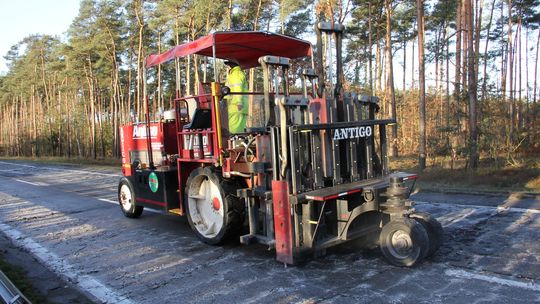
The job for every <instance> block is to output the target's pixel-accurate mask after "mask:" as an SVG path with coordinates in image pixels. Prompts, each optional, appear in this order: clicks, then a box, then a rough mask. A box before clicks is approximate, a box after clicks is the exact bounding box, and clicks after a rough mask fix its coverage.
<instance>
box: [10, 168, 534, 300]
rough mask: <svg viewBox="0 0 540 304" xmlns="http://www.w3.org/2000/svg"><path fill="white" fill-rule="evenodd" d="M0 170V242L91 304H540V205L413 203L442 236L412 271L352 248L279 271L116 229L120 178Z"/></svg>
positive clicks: (174, 223)
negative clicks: (31, 259) (440, 227)
mask: <svg viewBox="0 0 540 304" xmlns="http://www.w3.org/2000/svg"><path fill="white" fill-rule="evenodd" d="M0 165H1V167H0V168H1V169H0V233H2V234H4V235H5V236H6V237H7V238H9V239H10V240H11V241H12V242H13V244H14V245H15V246H17V247H20V248H22V249H23V250H25V251H28V252H30V253H31V254H33V255H34V256H35V257H36V259H37V260H38V261H39V262H40V263H42V264H44V265H45V266H46V267H48V268H49V269H51V270H53V271H55V272H56V273H58V274H59V275H60V276H61V277H62V278H63V279H64V280H66V281H68V282H70V283H71V284H74V285H76V286H77V287H78V288H80V289H81V290H83V291H84V292H85V293H86V294H88V295H89V296H90V297H91V298H92V299H93V300H95V301H96V302H98V303H100V302H103V303H104V302H107V303H291V302H292V303H535V302H536V303H538V302H540V242H539V240H540V229H539V228H540V211H538V209H539V208H538V206H539V205H538V203H539V201H540V200H539V198H538V197H524V198H519V197H517V198H516V197H510V198H506V197H503V196H489V197H488V196H473V197H467V196H459V195H452V196H445V195H442V194H430V193H419V194H417V195H415V196H414V199H416V200H418V201H419V203H418V204H417V206H416V208H417V209H419V210H422V211H427V212H430V213H432V214H433V215H434V216H436V217H437V218H438V220H439V221H440V222H441V223H442V225H443V227H444V229H445V243H444V245H443V246H442V247H441V249H440V250H439V251H438V253H437V254H436V255H435V256H434V257H433V258H432V259H431V260H427V261H425V262H424V263H422V264H421V265H419V266H417V267H415V268H398V267H393V266H391V265H389V264H387V262H386V261H385V260H384V259H383V258H382V256H381V255H380V254H379V252H378V251H377V250H359V249H358V248H357V247H356V246H355V245H354V244H350V245H347V246H341V247H338V248H334V249H332V250H329V251H328V255H327V256H326V257H324V258H320V259H317V260H312V261H310V262H308V263H307V264H305V265H303V266H301V267H284V265H283V264H280V263H277V262H276V261H275V260H274V254H273V252H272V251H268V250H267V249H266V248H265V247H264V246H260V245H251V246H242V245H239V244H230V245H227V246H224V247H213V246H209V245H205V244H203V243H201V242H199V241H198V240H197V238H196V237H195V236H194V235H193V233H192V232H191V230H190V228H189V225H188V223H187V221H186V220H185V219H184V218H181V217H175V216H170V215H162V214H157V213H153V212H148V211H147V210H145V212H144V213H143V216H142V217H141V218H139V219H128V218H125V217H124V216H123V215H122V213H121V211H120V209H119V207H118V205H117V204H116V191H117V182H118V179H119V177H120V175H119V174H120V173H119V170H112V169H99V168H95V167H72V166H60V165H53V164H37V163H30V162H14V161H1V162H0Z"/></svg>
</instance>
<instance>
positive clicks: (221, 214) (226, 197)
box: [184, 167, 244, 245]
mask: <svg viewBox="0 0 540 304" xmlns="http://www.w3.org/2000/svg"><path fill="white" fill-rule="evenodd" d="M237 188H238V184H237V183H235V182H233V181H229V180H225V179H223V177H221V175H220V174H218V173H216V172H215V171H214V170H212V169H211V168H210V167H204V168H197V169H195V170H193V172H191V174H190V175H189V178H188V180H187V182H186V194H185V197H184V202H185V207H186V214H187V218H188V222H189V225H190V226H191V229H192V230H193V231H194V232H195V234H196V235H197V237H198V238H199V239H201V240H202V241H203V242H205V243H207V244H211V245H220V244H223V243H224V242H226V241H227V240H229V239H230V238H231V237H232V236H234V235H236V234H237V233H238V231H239V230H240V228H241V227H242V222H243V210H244V206H243V204H242V201H241V200H240V199H239V198H238V197H237V196H236V190H237Z"/></svg>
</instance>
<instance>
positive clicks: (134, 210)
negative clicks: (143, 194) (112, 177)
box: [118, 177, 144, 218]
mask: <svg viewBox="0 0 540 304" xmlns="http://www.w3.org/2000/svg"><path fill="white" fill-rule="evenodd" d="M118 202H119V203H120V209H121V210H122V213H124V215H125V216H126V217H129V218H137V217H140V216H141V214H142V212H143V210H144V207H143V206H136V205H135V192H134V191H133V186H132V185H131V183H130V181H129V180H128V179H127V178H125V177H122V178H121V179H120V182H119V183H118Z"/></svg>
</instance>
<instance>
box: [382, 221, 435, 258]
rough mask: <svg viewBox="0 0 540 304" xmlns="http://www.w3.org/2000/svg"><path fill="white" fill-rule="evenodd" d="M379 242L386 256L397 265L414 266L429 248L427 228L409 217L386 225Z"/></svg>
mask: <svg viewBox="0 0 540 304" xmlns="http://www.w3.org/2000/svg"><path fill="white" fill-rule="evenodd" d="M379 242H380V246H381V251H382V254H383V255H384V257H385V258H386V259H387V260H388V262H390V263H391V264H393V265H396V266H407V267H411V266H414V265H416V264H417V263H418V262H420V261H421V260H422V259H424V258H425V257H426V255H427V252H428V250H429V240H428V235H427V232H426V229H425V228H424V226H422V225H421V224H420V223H418V222H416V221H414V220H411V219H409V218H403V219H399V220H392V221H390V222H388V223H387V224H386V225H384V227H383V229H382V231H381V234H380V237H379Z"/></svg>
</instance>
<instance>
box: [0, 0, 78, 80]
mask: <svg viewBox="0 0 540 304" xmlns="http://www.w3.org/2000/svg"><path fill="white" fill-rule="evenodd" d="M79 2H80V1H79V0H0V57H1V58H0V74H5V73H6V72H7V66H6V60H5V59H4V56H5V55H6V54H7V52H8V51H9V49H10V48H11V46H13V45H15V44H17V43H18V42H19V41H21V40H23V39H24V38H25V37H27V36H29V35H32V34H47V35H59V36H62V35H63V34H64V33H65V32H66V31H67V30H68V28H69V25H70V24H71V22H72V21H73V19H74V18H75V17H76V16H77V14H78V13H79Z"/></svg>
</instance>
